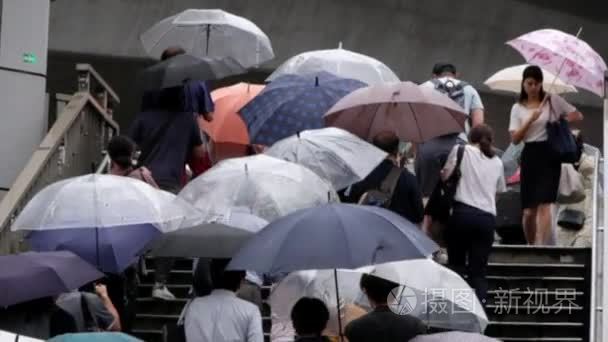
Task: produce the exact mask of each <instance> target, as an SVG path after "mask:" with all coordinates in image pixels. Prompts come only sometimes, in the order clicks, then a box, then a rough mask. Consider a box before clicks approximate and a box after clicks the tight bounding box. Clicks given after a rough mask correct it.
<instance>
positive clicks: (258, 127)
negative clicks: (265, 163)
mask: <svg viewBox="0 0 608 342" xmlns="http://www.w3.org/2000/svg"><path fill="white" fill-rule="evenodd" d="M365 86H366V84H365V83H363V82H360V81H357V80H353V79H348V78H340V77H337V76H335V75H333V74H330V73H328V72H319V73H314V74H308V75H284V76H281V77H277V78H276V79H275V80H274V81H273V82H272V83H270V84H269V85H268V86H266V88H265V89H264V90H263V91H262V92H261V93H260V94H259V95H258V96H256V97H255V98H254V99H253V100H252V101H251V102H249V103H248V104H247V105H246V106H245V107H243V108H242V109H241V110H240V111H239V113H240V115H241V117H242V118H243V120H244V121H245V123H246V124H247V129H248V131H249V136H250V137H251V142H252V143H254V144H261V145H267V146H270V145H272V144H273V143H274V142H276V141H278V140H281V139H283V138H286V137H288V136H291V135H294V134H296V133H298V132H301V131H304V130H308V129H316V128H322V127H323V126H324V123H323V115H324V114H325V113H326V112H327V111H328V110H329V109H330V108H331V107H332V106H333V105H334V104H335V103H336V102H338V100H340V99H341V98H343V97H344V96H346V95H348V94H349V93H351V92H352V91H354V90H356V89H359V88H362V87H365Z"/></svg>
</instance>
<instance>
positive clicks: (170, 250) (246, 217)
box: [149, 208, 268, 258]
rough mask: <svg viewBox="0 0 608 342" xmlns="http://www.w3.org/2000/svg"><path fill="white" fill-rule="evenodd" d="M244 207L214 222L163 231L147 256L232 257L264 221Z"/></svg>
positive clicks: (258, 229)
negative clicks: (164, 232)
mask: <svg viewBox="0 0 608 342" xmlns="http://www.w3.org/2000/svg"><path fill="white" fill-rule="evenodd" d="M267 223H268V222H266V221H265V220H263V219H261V218H259V217H257V216H254V215H252V214H250V213H248V212H247V211H246V210H243V209H236V208H234V209H232V210H230V211H228V212H227V214H226V215H225V216H223V217H221V218H218V219H217V220H216V222H211V223H205V224H202V225H200V226H197V227H192V228H186V229H178V230H176V231H174V232H171V233H167V234H164V235H163V236H162V237H160V238H159V239H158V240H157V241H155V242H153V244H152V246H151V248H150V249H151V251H150V253H149V255H150V256H153V257H180V258H232V256H233V255H234V254H236V252H237V251H238V250H239V249H240V248H241V246H242V245H243V244H244V243H245V242H246V241H247V240H249V239H250V238H251V237H252V236H253V235H254V234H255V233H257V232H258V231H260V230H261V229H262V228H264V227H265V226H266V225H267Z"/></svg>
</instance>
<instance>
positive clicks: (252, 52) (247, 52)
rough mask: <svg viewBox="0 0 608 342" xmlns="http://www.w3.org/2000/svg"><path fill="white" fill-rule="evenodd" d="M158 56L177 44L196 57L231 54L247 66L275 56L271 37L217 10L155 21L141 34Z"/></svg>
mask: <svg viewBox="0 0 608 342" xmlns="http://www.w3.org/2000/svg"><path fill="white" fill-rule="evenodd" d="M140 40H141V42H142V44H143V47H144V49H145V50H146V52H147V53H148V54H149V55H150V56H152V57H159V56H160V55H161V54H162V52H163V51H164V50H165V49H167V48H169V47H171V46H180V47H182V48H184V49H185V50H186V51H187V52H188V53H189V54H192V55H194V56H196V57H220V58H223V57H231V58H233V59H235V60H236V61H237V62H239V64H241V65H242V66H244V67H246V68H248V67H252V66H257V65H259V64H261V63H264V62H266V61H268V60H271V59H273V58H274V52H273V51H272V45H271V44H270V39H268V37H267V36H266V34H265V33H264V32H262V30H260V28H259V27H257V26H256V25H255V24H254V23H252V22H251V21H249V20H247V19H245V18H242V17H239V16H236V15H234V14H231V13H228V12H225V11H222V10H219V9H188V10H185V11H183V12H181V13H178V14H176V15H174V16H171V17H168V18H165V19H163V20H161V21H160V22H158V23H156V24H155V25H154V26H152V27H151V28H150V29H148V30H147V31H146V32H144V33H143V34H142V35H141V36H140Z"/></svg>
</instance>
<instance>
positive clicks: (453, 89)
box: [431, 78, 469, 108]
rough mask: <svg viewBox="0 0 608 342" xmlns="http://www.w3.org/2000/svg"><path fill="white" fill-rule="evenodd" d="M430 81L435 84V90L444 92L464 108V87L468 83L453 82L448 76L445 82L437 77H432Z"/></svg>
mask: <svg viewBox="0 0 608 342" xmlns="http://www.w3.org/2000/svg"><path fill="white" fill-rule="evenodd" d="M431 82H432V83H433V85H434V86H435V90H437V91H440V92H442V93H444V94H446V95H447V96H448V97H449V98H451V99H452V100H453V101H454V102H456V103H458V105H460V107H462V108H464V87H466V86H468V85H469V84H468V83H466V82H463V81H459V82H455V81H454V80H452V79H449V78H448V79H447V80H446V81H445V82H441V81H440V80H438V79H432V80H431Z"/></svg>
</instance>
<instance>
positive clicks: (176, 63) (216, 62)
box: [139, 55, 246, 90]
mask: <svg viewBox="0 0 608 342" xmlns="http://www.w3.org/2000/svg"><path fill="white" fill-rule="evenodd" d="M245 71H246V70H245V68H243V67H242V66H241V65H240V64H239V63H238V62H237V61H235V60H234V59H232V58H230V57H221V58H219V57H202V58H197V57H193V56H190V55H178V56H175V57H172V58H169V59H167V60H165V61H162V62H160V63H157V64H155V65H153V66H151V67H149V68H147V69H145V70H144V71H143V72H142V73H141V75H140V77H139V80H140V82H141V84H142V85H143V88H144V90H156V89H164V88H172V87H176V86H181V85H183V84H184V83H185V82H186V81H189V80H192V81H207V80H215V79H220V78H224V77H228V76H231V75H236V74H242V73H244V72H245Z"/></svg>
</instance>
